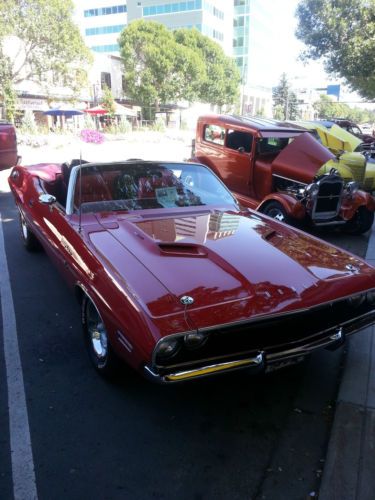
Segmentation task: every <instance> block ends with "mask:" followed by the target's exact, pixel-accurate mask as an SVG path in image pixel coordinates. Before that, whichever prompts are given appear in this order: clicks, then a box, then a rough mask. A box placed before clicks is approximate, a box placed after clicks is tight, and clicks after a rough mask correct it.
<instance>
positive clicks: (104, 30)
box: [85, 24, 126, 36]
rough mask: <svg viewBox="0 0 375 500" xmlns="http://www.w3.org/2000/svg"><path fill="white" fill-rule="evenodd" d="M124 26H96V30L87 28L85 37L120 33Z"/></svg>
mask: <svg viewBox="0 0 375 500" xmlns="http://www.w3.org/2000/svg"><path fill="white" fill-rule="evenodd" d="M125 26H126V24H118V25H116V26H98V27H97V28H87V29H86V30H85V35H86V36H92V35H108V33H120V32H121V31H122V30H123V29H124V28H125Z"/></svg>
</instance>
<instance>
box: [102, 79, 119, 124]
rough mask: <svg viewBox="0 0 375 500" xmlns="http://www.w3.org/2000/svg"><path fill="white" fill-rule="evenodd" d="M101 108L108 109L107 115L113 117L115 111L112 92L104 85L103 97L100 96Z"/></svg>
mask: <svg viewBox="0 0 375 500" xmlns="http://www.w3.org/2000/svg"><path fill="white" fill-rule="evenodd" d="M102 104H103V108H104V109H106V110H107V111H108V114H109V116H111V117H113V116H114V114H115V111H116V108H115V100H114V98H113V94H112V92H111V89H110V88H108V87H107V85H104V88H103V97H102Z"/></svg>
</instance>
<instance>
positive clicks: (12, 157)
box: [0, 121, 18, 171]
mask: <svg viewBox="0 0 375 500" xmlns="http://www.w3.org/2000/svg"><path fill="white" fill-rule="evenodd" d="M17 158H18V157H17V137H16V130H15V128H14V126H13V125H12V124H11V123H8V122H6V121H0V171H1V170H5V169H7V168H10V167H13V166H14V165H16V163H17Z"/></svg>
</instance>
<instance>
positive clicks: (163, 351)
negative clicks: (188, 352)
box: [156, 338, 180, 359]
mask: <svg viewBox="0 0 375 500" xmlns="http://www.w3.org/2000/svg"><path fill="white" fill-rule="evenodd" d="M179 348H180V342H179V339H177V338H170V339H168V338H167V339H165V340H162V341H161V342H159V344H158V346H157V348H156V356H157V357H158V358H162V359H166V358H170V357H171V356H173V355H174V354H176V352H177V351H178V350H179Z"/></svg>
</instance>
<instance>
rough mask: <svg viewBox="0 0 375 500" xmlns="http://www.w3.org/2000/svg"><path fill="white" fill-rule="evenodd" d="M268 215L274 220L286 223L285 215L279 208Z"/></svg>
mask: <svg viewBox="0 0 375 500" xmlns="http://www.w3.org/2000/svg"><path fill="white" fill-rule="evenodd" d="M267 215H269V216H270V217H272V218H273V219H276V220H279V221H281V222H284V221H285V215H284V214H283V212H282V211H281V210H279V209H278V208H274V209H272V210H270V211H269V212H268V214H267Z"/></svg>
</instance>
